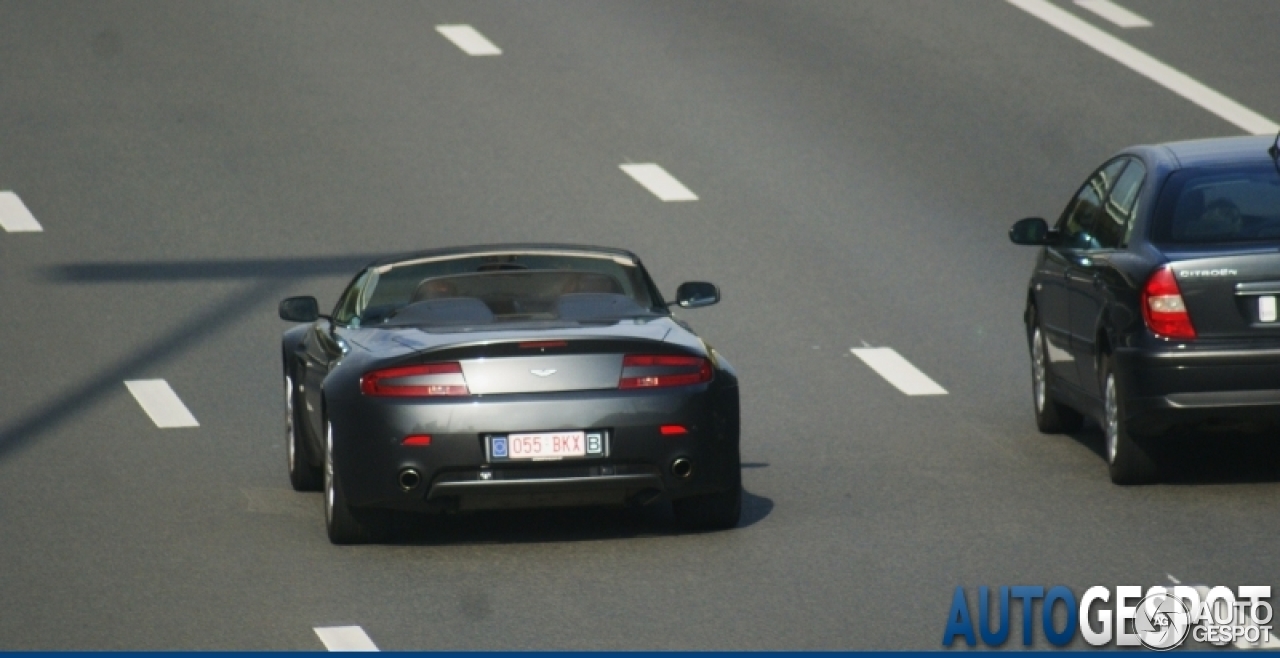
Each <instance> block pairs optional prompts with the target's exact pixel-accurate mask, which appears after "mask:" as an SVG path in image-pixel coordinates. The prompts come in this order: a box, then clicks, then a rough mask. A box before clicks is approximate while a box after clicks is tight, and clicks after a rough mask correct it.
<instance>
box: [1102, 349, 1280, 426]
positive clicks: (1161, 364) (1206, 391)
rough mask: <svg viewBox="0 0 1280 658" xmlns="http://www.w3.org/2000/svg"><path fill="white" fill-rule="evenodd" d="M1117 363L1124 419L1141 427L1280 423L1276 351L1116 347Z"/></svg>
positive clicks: (1279, 373) (1279, 358)
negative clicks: (1215, 421)
mask: <svg viewBox="0 0 1280 658" xmlns="http://www.w3.org/2000/svg"><path fill="white" fill-rule="evenodd" d="M1115 363H1116V375H1117V377H1118V378H1119V383H1120V387H1121V390H1122V391H1124V392H1125V402H1126V420H1127V421H1128V422H1130V423H1131V425H1132V426H1133V427H1134V428H1135V429H1138V430H1139V431H1142V430H1147V431H1151V432H1157V431H1163V430H1164V429H1167V428H1168V427H1170V426H1172V425H1177V424H1186V423H1196V422H1201V421H1211V420H1227V421H1251V422H1266V423H1274V422H1276V421H1280V349H1275V348H1266V349H1239V348H1230V349H1227V348H1224V349H1205V348H1200V349H1196V350H1194V351H1191V350H1187V351H1181V350H1146V349H1120V350H1117V351H1116V353H1115Z"/></svg>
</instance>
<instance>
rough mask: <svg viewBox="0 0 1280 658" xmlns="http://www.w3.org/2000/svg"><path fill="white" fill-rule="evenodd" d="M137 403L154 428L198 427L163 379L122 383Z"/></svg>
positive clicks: (194, 419) (193, 417)
mask: <svg viewBox="0 0 1280 658" xmlns="http://www.w3.org/2000/svg"><path fill="white" fill-rule="evenodd" d="M124 385H125V386H127V387H128V388H129V392H130V393H132V394H133V399H135V400H137V401H138V404H139V405H141V406H142V410H143V411H145V412H147V415H148V416H150V417H151V420H152V422H154V423H155V424H156V427H160V428H165V429H167V428H171V427H199V426H200V423H198V422H196V417H195V416H192V415H191V412H190V411H187V406H186V405H184V404H182V400H180V399H179V398H178V394H177V393H174V392H173V389H172V388H170V386H169V382H166V381H165V380H163V379H134V380H130V381H127V382H125V383H124Z"/></svg>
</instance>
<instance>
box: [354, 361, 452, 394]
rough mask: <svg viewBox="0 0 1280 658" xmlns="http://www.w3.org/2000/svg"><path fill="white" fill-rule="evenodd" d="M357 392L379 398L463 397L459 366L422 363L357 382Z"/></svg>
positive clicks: (391, 370)
mask: <svg viewBox="0 0 1280 658" xmlns="http://www.w3.org/2000/svg"><path fill="white" fill-rule="evenodd" d="M360 392H361V393H364V394H365V395H373V396H379V397H384V396H385V397H402V398H416V397H437V396H450V395H467V394H468V393H469V391H468V390H467V380H466V379H464V378H463V377H462V365H461V364H457V363H425V364H422V365H416V366H400V367H397V368H383V369H382V370H374V371H373V372H369V373H365V375H364V376H363V377H361V378H360Z"/></svg>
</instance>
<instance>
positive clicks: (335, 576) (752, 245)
mask: <svg viewBox="0 0 1280 658" xmlns="http://www.w3.org/2000/svg"><path fill="white" fill-rule="evenodd" d="M1118 1H1119V2H1120V3H1121V4H1123V5H1124V6H1125V8H1127V9H1129V10H1130V11H1132V12H1134V13H1136V14H1138V15H1140V16H1142V17H1143V18H1145V19H1147V20H1148V21H1150V23H1151V25H1150V26H1149V27H1142V28H1123V27H1120V26H1118V25H1116V24H1114V23H1112V22H1110V21H1109V20H1107V19H1105V18H1103V17H1101V16H1099V15H1097V14H1095V13H1093V12H1091V11H1088V10H1086V9H1085V8H1083V7H1080V6H1077V5H1075V4H1073V3H1071V2H1068V1H1067V0H1053V3H1054V6H1056V7H1057V8H1059V9H1060V10H1062V12H1065V13H1066V14H1067V15H1069V16H1073V17H1075V18H1076V19H1078V20H1079V21H1082V22H1083V23H1085V24H1088V25H1091V26H1093V27H1094V28H1096V31H1099V32H1101V33H1104V34H1110V35H1112V36H1114V37H1116V38H1118V39H1120V40H1122V41H1123V42H1124V43H1127V44H1129V45H1130V46H1132V47H1133V48H1135V49H1137V50H1139V51H1141V52H1144V53H1146V54H1148V55H1150V56H1151V57H1154V58H1155V59H1157V60H1159V61H1160V62H1163V63H1164V64H1166V65H1168V66H1170V67H1173V68H1175V69H1177V70H1179V71H1182V72H1183V73H1185V74H1186V75H1187V76H1189V77H1190V78H1192V79H1194V80H1195V81H1198V82H1199V83H1201V84H1203V85H1205V86H1207V87H1208V88H1211V89H1213V90H1215V91H1216V92H1218V93H1220V94H1222V95H1224V96H1226V97H1228V98H1230V99H1231V100H1233V101H1235V102H1236V103H1238V104H1239V105H1241V106H1243V107H1245V108H1248V109H1249V110H1252V111H1253V112H1255V113H1256V114H1257V115H1258V116H1260V117H1262V118H1263V119H1264V120H1270V121H1274V120H1276V119H1280V85H1277V84H1276V81H1277V79H1278V78H1277V68H1276V62H1278V61H1280V41H1278V40H1277V39H1276V38H1275V29H1274V28H1275V26H1276V25H1280V4H1277V3H1274V2H1267V1H1265V0H1256V1H1246V0H1232V1H1230V2H1228V1H1226V0H1222V1H1217V2H1212V3H1209V2H1175V1H1173V0H1159V1H1157V0H1118ZM440 25H470V26H472V27H473V28H474V29H475V30H477V31H478V34H480V35H482V38H483V39H484V40H486V42H483V43H480V44H479V45H481V46H485V45H486V43H487V44H491V45H492V46H494V47H496V48H497V49H500V51H501V53H500V54H497V55H480V56H473V55H469V54H468V53H467V51H466V50H464V48H463V47H460V46H459V45H457V44H455V43H454V42H453V41H451V40H450V39H448V38H446V37H445V35H444V34H443V33H442V32H440V31H438V30H437V29H436V28H437V26H440ZM462 43H463V45H465V46H470V45H474V44H470V43H469V42H467V41H465V40H464V41H463V42H462ZM1246 132H1247V130H1246V128H1242V127H1241V125H1238V124H1237V123H1233V122H1232V121H1229V120H1227V119H1224V118H1223V117H1222V116H1220V115H1219V114H1216V113H1214V112H1212V111H1210V110H1208V109H1205V107H1203V105H1202V104H1198V103H1197V102H1196V101H1195V100H1194V99H1190V98H1188V97H1186V95H1185V94H1179V93H1178V92H1176V91H1174V90H1171V89H1169V88H1166V87H1165V86H1162V85H1160V84H1157V83H1156V82H1154V81H1152V80H1151V79H1150V78H1149V77H1146V76H1144V75H1143V74H1141V73H1139V72H1136V71H1135V70H1133V69H1132V68H1130V67H1127V66H1126V65H1125V64H1124V63H1122V62H1120V61H1117V60H1116V59H1113V58H1111V57H1108V56H1106V55H1104V54H1101V53H1100V52H1099V51H1098V50H1096V49H1094V48H1093V47H1091V46H1090V45H1089V44H1087V43H1085V42H1083V41H1081V40H1080V39H1078V38H1075V37H1073V36H1071V35H1069V34H1067V33H1065V32H1063V31H1062V30H1061V29H1059V28H1057V27H1054V26H1053V25H1051V24H1050V23H1047V22H1045V21H1044V20H1042V19H1041V18H1038V17H1037V16H1035V15H1033V14H1032V13H1029V12H1028V11H1027V10H1025V8H1022V7H1019V6H1015V5H1014V4H1011V3H1009V2H1005V1H1002V0H968V1H963V2H961V1H956V2H941V1H937V0H918V1H900V0H895V1H893V2H887V1H886V2H871V1H867V2H853V1H845V0H815V1H804V2H801V1H796V0H787V1H786V2H782V1H774V2H721V1H700V2H696V3H692V2H679V1H671V2H643V1H636V2H626V3H622V2H594V1H564V0H545V1H541V2H517V1H510V2H496V1H488V0H465V1H464V0H458V1H451V2H391V1H380V2H349V1H335V2H322V1H320V0H308V1H306V2H283V1H281V2H270V3H268V2H260V1H256V0H254V1H247V2H204V1H199V2H175V1H169V0H164V1H156V2H114V1H97V0H95V1H92V2H65V1H51V2H22V1H20V0H0V190H4V191H9V192H12V194H10V195H7V197H6V198H8V199H9V205H8V206H6V207H8V208H9V210H8V211H7V212H9V213H10V214H9V220H8V226H9V227H11V228H10V230H6V231H3V232H0V303H2V304H3V311H0V318H3V319H2V321H0V368H2V370H0V385H2V386H0V649H310V650H322V649H324V648H325V647H326V643H325V641H326V640H327V641H328V643H329V644H328V646H341V645H342V643H343V642H347V643H351V642H354V643H357V644H359V643H364V642H369V643H372V644H374V645H376V646H377V647H378V648H381V649H388V650H389V649H630V648H639V649H684V648H690V649H712V648H716V649H802V648H833V649H853V648H925V649H928V648H937V647H939V640H940V637H941V635H942V631H943V628H944V626H945V624H946V618H947V612H948V609H949V605H950V601H951V594H952V591H953V590H954V588H955V587H956V586H957V585H964V586H966V587H968V588H969V589H970V592H971V596H972V595H973V594H972V592H973V591H974V590H975V589H976V587H977V586H979V585H990V586H999V585H1018V584H1032V585H1044V586H1051V585H1057V584H1064V585H1068V586H1070V587H1072V588H1073V589H1074V590H1075V591H1076V592H1077V594H1080V593H1082V592H1083V590H1084V589H1085V588H1087V587H1089V586H1091V585H1105V586H1108V587H1111V586H1115V585H1126V584H1128V585H1143V586H1149V585H1167V584H1169V583H1170V582H1171V579H1177V580H1179V581H1181V582H1183V583H1190V584H1206V585H1229V586H1233V587H1234V586H1236V585H1248V584H1263V585H1265V584H1270V585H1273V586H1274V585H1280V577H1278V576H1280V571H1278V567H1277V565H1278V564H1280V560H1277V556H1278V555H1280V551H1278V549H1277V548H1276V546H1277V542H1276V527H1277V525H1278V524H1280V513H1278V509H1280V500H1278V494H1280V473H1278V469H1277V465H1280V456H1278V454H1277V451H1276V450H1275V449H1274V448H1273V447H1272V446H1271V443H1272V441H1271V438H1270V437H1266V436H1239V435H1236V434H1232V433H1218V434H1213V435H1205V436H1193V437H1189V438H1185V446H1184V447H1183V450H1182V452H1181V454H1182V457H1181V458H1179V459H1177V460H1175V461H1174V463H1172V464H1170V466H1169V468H1170V472H1171V476H1170V480H1169V481H1168V482H1167V483H1165V484H1160V485H1155V486H1147V487H1133V488H1122V487H1117V486H1113V485H1112V484H1111V483H1110V482H1109V481H1108V479H1107V475H1106V469H1105V465H1104V462H1103V460H1102V458H1101V456H1100V449H1101V447H1100V446H1101V442H1102V439H1101V434H1100V431H1099V430H1098V429H1097V427H1096V426H1095V425H1093V424H1090V425H1089V426H1087V427H1086V429H1085V430H1084V431H1082V432H1080V433H1078V434H1076V435H1072V436H1044V435H1041V434H1039V433H1037V431H1036V429H1035V426H1034V423H1033V420H1032V415H1031V395H1030V376H1029V364H1028V358H1027V352H1026V347H1025V337H1024V334H1023V330H1022V326H1021V318H1020V315H1021V311H1022V305H1023V295H1024V291H1025V285H1026V280H1027V277H1028V276H1029V274H1030V267H1031V264H1032V261H1033V258H1034V254H1033V251H1032V250H1029V249H1019V248H1017V247H1014V246H1012V245H1010V244H1009V243H1008V241H1007V239H1006V237H1005V232H1006V231H1007V229H1008V226H1009V225H1010V224H1011V223H1012V222H1013V220H1016V219H1018V218H1021V217H1025V216H1032V215H1038V216H1046V217H1056V216H1057V214H1058V212H1060V210H1061V207H1062V206H1063V205H1064V204H1065V202H1066V201H1067V200H1068V198H1069V197H1070V196H1071V195H1072V193H1073V192H1074V191H1075V187H1076V186H1077V185H1078V184H1079V183H1080V182H1081V181H1082V180H1083V179H1084V178H1085V176H1086V175H1087V174H1088V173H1089V172H1090V170H1091V169H1092V168H1093V167H1094V166H1095V165H1097V164H1098V163H1100V162H1101V161H1102V160H1104V159H1105V158H1106V157H1107V156H1108V155H1109V154H1111V153H1112V152H1114V151H1116V150H1118V149H1120V148H1122V147H1125V146H1127V145H1130V144H1133V143H1142V142H1159V141H1168V140H1174V139H1184V138H1196V137H1211V136H1222V135H1238V134H1245V133H1246ZM628 163H632V164H641V163H653V164H657V165H659V166H660V167H661V168H662V170H664V171H665V172H667V173H668V174H669V175H670V176H672V177H673V178H674V179H676V180H677V181H679V183H681V184H683V185H684V186H685V187H686V188H687V189H688V190H689V191H690V192H692V194H693V195H696V197H697V199H696V200H690V201H670V202H668V201H663V200H661V197H660V196H659V195H658V194H655V193H654V192H651V191H650V190H648V189H646V188H645V187H643V186H641V185H639V184H637V182H636V181H635V180H633V179H632V178H631V177H629V176H628V175H627V174H626V173H624V172H623V170H622V169H621V168H620V165H623V164H628ZM659 192H661V190H659ZM14 200H20V203H21V206H20V207H21V208H25V209H26V212H29V213H30V216H29V217H26V216H25V215H24V216H23V217H19V215H20V214H22V213H20V212H19V211H18V210H14V203H13V202H14ZM0 201H3V199H0ZM24 222H25V223H24ZM31 222H35V224H36V225H37V226H38V227H39V228H41V229H42V230H40V231H34V230H27V231H22V230H13V229H18V228H22V227H24V226H25V227H26V228H28V229H30V228H33V226H32V225H31ZM506 241H567V242H575V243H588V244H603V245H613V246H620V247H624V248H628V249H632V250H634V251H635V252H637V253H638V254H640V256H641V257H642V258H643V259H644V261H645V262H646V264H647V265H648V266H649V268H650V270H651V271H652V272H653V273H654V275H655V278H656V279H657V281H658V284H659V285H660V286H661V287H662V288H663V290H665V291H666V292H667V293H668V294H674V290H675V287H676V285H677V284H679V283H680V282H681V281H685V280H690V279H705V280H710V281H714V282H716V283H718V284H719V285H720V286H721V289H722V291H723V296H724V301H723V302H722V303H721V304H720V305H718V306H716V307H713V308H710V309H706V310H700V311H695V312H687V313H684V314H683V316H684V317H685V318H686V319H688V320H689V321H690V322H692V323H693V324H694V325H695V326H696V327H697V328H698V330H699V331H700V332H701V333H702V334H703V335H705V336H707V337H708V338H709V339H710V340H711V341H712V342H713V344H715V345H716V347H717V348H719V349H720V350H721V351H722V352H724V353H725V354H726V355H728V356H729V358H730V359H731V360H732V361H733V363H734V365H735V366H736V367H737V368H738V369H739V370H740V372H741V375H742V382H743V384H742V396H743V436H742V454H743V461H744V464H743V466H744V473H743V478H744V482H745V487H746V498H745V513H744V518H743V521H742V523H741V525H740V526H739V527H738V528H737V529H735V530H732V531H728V532H716V533H705V534H683V533H680V532H679V531H678V530H677V529H676V528H675V526H674V524H673V522H672V520H671V518H670V513H669V511H664V510H660V509H658V510H641V511H634V512H625V511H623V512H620V511H608V510H606V511H600V510H566V511H552V512H537V513H519V514H488V515H480V516H477V517H467V518H448V519H440V520H435V521H429V522H427V523H425V524H421V525H418V526H413V527H410V528H406V529H405V531H404V533H403V537H402V539H401V540H400V541H398V542H397V543H394V544H389V545H376V546H364V547H336V546H332V545H330V544H329V542H328V540H327V539H326V538H325V535H324V529H323V519H322V504H321V499H320V496H319V494H298V493H294V492H292V491H291V490H290V489H289V485H288V480H287V476H286V473H285V453H284V447H283V434H284V432H283V428H284V420H283V401H282V390H281V387H282V384H281V381H280V363H279V335H280V332H281V331H283V330H284V329H285V328H286V325H285V323H283V322H281V321H280V320H279V319H278V318H277V317H276V304H277V302H278V301H279V300H280V299H281V298H283V297H285V296H289V295H298V294H314V295H316V296H317V297H319V299H320V301H321V304H322V306H328V305H330V304H332V303H333V302H334V301H335V298H336V295H337V293H338V291H339V290H340V288H341V287H342V286H343V285H344V284H345V283H346V281H347V280H348V278H349V277H350V276H351V275H352V274H353V273H354V272H355V270H356V268H357V267H359V266H360V265H361V264H363V263H364V262H365V261H367V260H369V259H371V258H373V257H374V256H378V255H382V254H387V253H397V252H401V251H405V250H412V249H421V248H429V247H436V246H444V245H455V244H474V243H488V242H506ZM867 347H874V348H891V349H892V350H893V353H895V354H897V355H899V356H901V357H902V359H904V360H905V361H906V362H907V363H909V364H910V365H911V366H912V367H913V368H914V369H917V370H918V371H919V372H920V373H923V375H924V376H925V377H927V378H928V379H927V381H929V382H932V383H933V384H935V385H936V386H937V387H939V388H941V389H943V390H945V394H933V395H907V394H906V393H904V392H903V390H901V389H899V388H897V387H895V386H894V385H893V384H892V383H891V382H890V381H889V380H888V379H886V378H885V377H884V376H882V375H881V374H879V373H878V372H877V371H876V370H873V369H872V368H871V367H869V365H868V363H867V362H865V361H864V359H863V358H862V356H865V355H867V354H869V353H867V352H861V353H858V354H855V353H853V352H852V351H851V349H853V348H857V349H864V348H867ZM878 354H881V355H883V354H886V352H879V353H878ZM138 380H164V382H165V383H166V384H167V386H168V388H169V389H170V390H172V392H173V394H174V396H176V398H177V400H179V401H180V404H181V406H182V407H184V408H185V409H186V410H187V411H188V412H189V413H190V414H191V416H192V417H193V418H194V420H195V422H197V423H198V426H189V427H161V426H160V425H161V424H164V423H160V424H158V423H157V422H156V421H155V420H153V418H152V417H151V416H150V415H148V413H147V412H146V411H145V410H144V407H143V406H141V403H140V401H139V399H137V398H135V397H134V395H133V394H132V393H131V390H130V388H129V387H127V386H126V384H125V382H126V381H131V382H132V381H138ZM159 388H163V386H159ZM935 392H936V391H935ZM151 403H152V404H155V403H156V400H155V399H152V400H151ZM178 424H182V423H178ZM188 424H190V423H188ZM1019 618H1020V617H1019V616H1018V615H1017V614H1015V616H1014V620H1015V628H1018V626H1017V624H1018V621H1017V620H1018V619H1019ZM346 627H358V628H346ZM317 629H320V630H319V631H317ZM334 629H340V630H334ZM1017 637H1018V636H1017V631H1015V635H1014V639H1011V640H1010V645H1011V646H1020V645H1019V642H1018V639H1017ZM1037 644H1038V645H1040V646H1045V644H1044V640H1043V636H1042V635H1040V634H1039V633H1038V631H1037Z"/></svg>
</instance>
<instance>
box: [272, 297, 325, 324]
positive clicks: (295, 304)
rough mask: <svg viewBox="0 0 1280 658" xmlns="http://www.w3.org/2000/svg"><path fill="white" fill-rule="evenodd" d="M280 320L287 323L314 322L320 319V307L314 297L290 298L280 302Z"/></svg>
mask: <svg viewBox="0 0 1280 658" xmlns="http://www.w3.org/2000/svg"><path fill="white" fill-rule="evenodd" d="M280 319H281V320H288V321H289V322H315V321H316V320H318V319H320V305H319V304H317V303H316V298H315V297H290V298H288V299H286V300H284V301H282V302H280Z"/></svg>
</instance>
